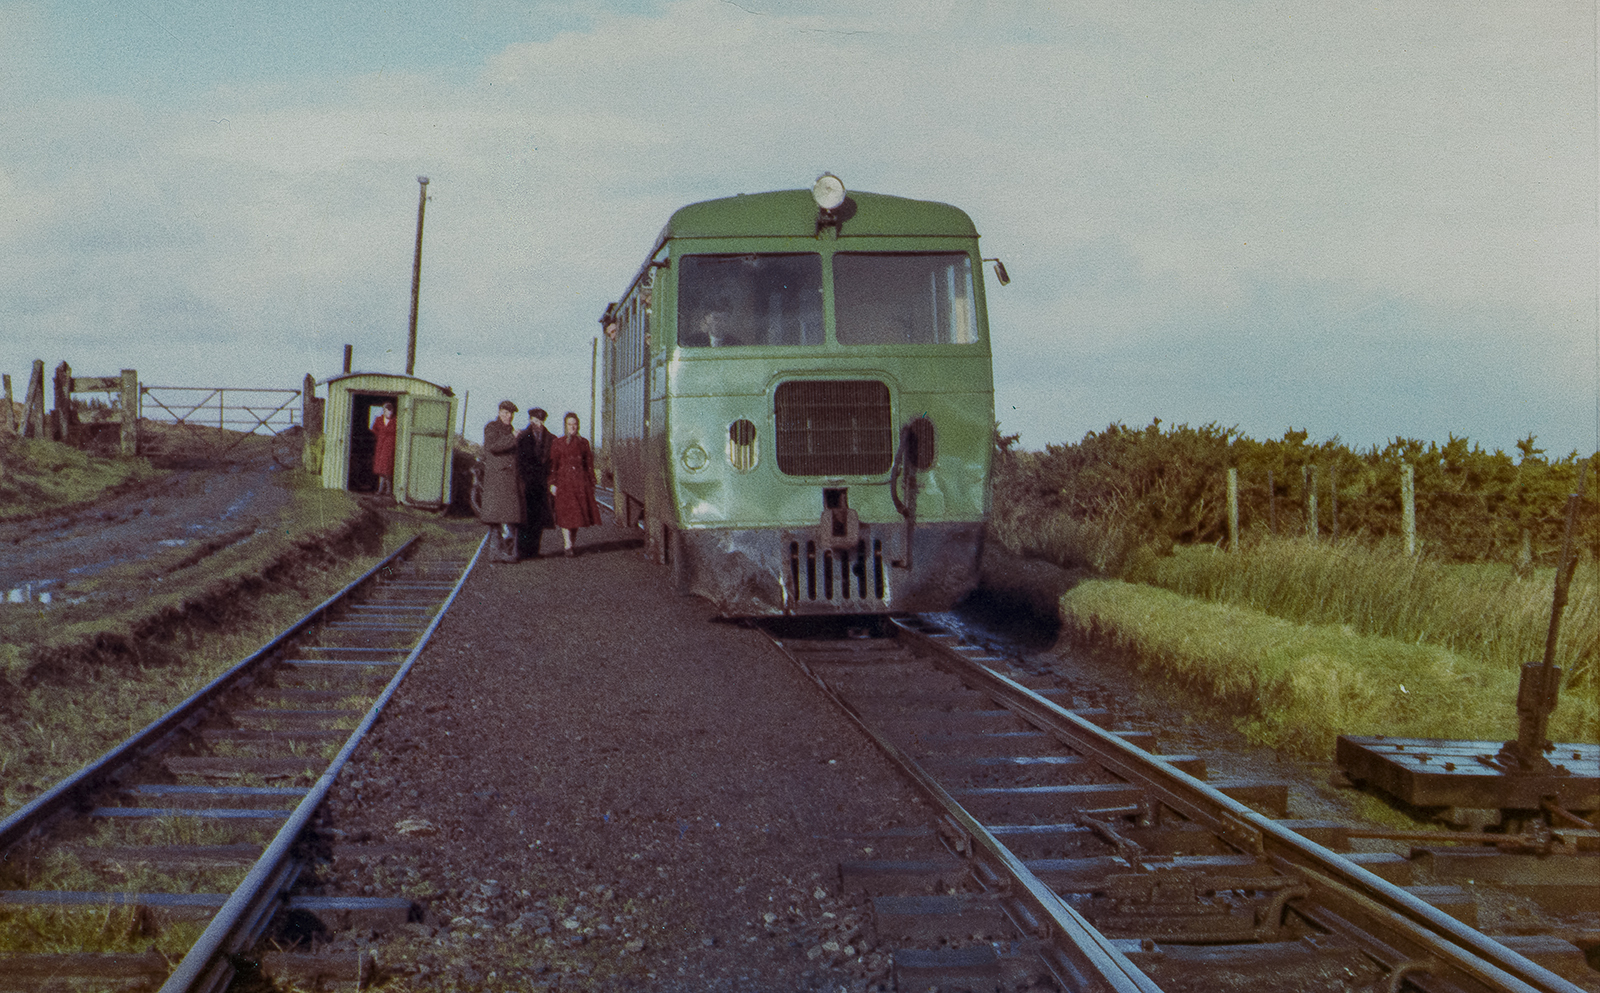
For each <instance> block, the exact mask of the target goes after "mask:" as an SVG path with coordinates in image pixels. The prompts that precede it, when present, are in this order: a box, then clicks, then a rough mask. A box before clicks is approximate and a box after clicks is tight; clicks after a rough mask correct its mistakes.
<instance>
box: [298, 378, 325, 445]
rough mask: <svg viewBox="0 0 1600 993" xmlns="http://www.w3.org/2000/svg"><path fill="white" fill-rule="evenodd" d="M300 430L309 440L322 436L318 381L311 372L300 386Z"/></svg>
mask: <svg viewBox="0 0 1600 993" xmlns="http://www.w3.org/2000/svg"><path fill="white" fill-rule="evenodd" d="M300 429H301V430H302V431H304V432H305V435H306V437H307V438H315V437H317V436H318V435H320V434H322V413H321V411H319V410H317V381H316V379H314V378H313V377H312V375H311V373H309V372H308V373H306V378H305V380H304V381H302V382H301V384H300Z"/></svg>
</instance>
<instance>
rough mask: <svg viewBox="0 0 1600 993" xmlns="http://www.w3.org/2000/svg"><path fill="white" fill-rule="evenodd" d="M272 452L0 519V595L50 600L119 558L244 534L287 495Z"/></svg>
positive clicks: (125, 560) (217, 543) (214, 543)
mask: <svg viewBox="0 0 1600 993" xmlns="http://www.w3.org/2000/svg"><path fill="white" fill-rule="evenodd" d="M283 471H284V470H283V469H282V468H281V467H279V466H278V465H277V464H276V463H274V462H273V461H272V459H271V458H270V456H259V457H253V458H239V459H237V460H232V461H229V462H226V463H220V464H218V465H215V466H207V467H203V468H196V467H193V466H189V467H175V468H172V469H170V470H169V473H168V474H167V475H164V476H163V477H161V478H159V479H155V480H151V481H149V482H146V483H142V484H138V485H135V486H134V487H132V488H130V489H129V490H127V491H126V492H123V493H120V494H117V495H115V496H112V497H109V498H107V499H105V500H101V501H99V502H97V503H94V504H91V505H88V506H85V507H79V508H75V509H73V510H69V511H66V512H63V513H57V514H49V515H45V516H40V517H34V518H29V519H25V520H20V521H10V522H3V523H0V600H5V601H7V602H10V603H25V602H39V603H43V604H46V605H48V604H50V603H52V602H56V601H61V600H66V601H71V600H73V599H74V598H77V597H81V596H83V595H84V587H85V586H86V584H88V583H89V582H90V581H92V580H94V579H95V578H96V577H98V576H100V575H101V574H102V573H104V572H106V571H108V570H110V569H113V568H114V567H118V566H126V565H128V564H132V563H139V562H143V561H145V560H148V559H152V558H155V557H157V556H165V555H169V554H171V553H172V552H173V551H174V550H176V549H199V548H203V547H209V548H210V549H212V550H215V549H217V548H219V547H223V546H225V545H231V544H235V543H237V542H240V541H244V540H247V539H248V538H249V537H250V536H251V535H253V534H255V533H256V532H257V531H258V530H260V529H261V528H263V527H266V526H268V525H269V524H271V523H272V522H274V521H275V520H276V519H277V516H278V514H279V513H280V512H281V510H282V509H283V506H284V505H285V504H286V503H287V502H288V500H289V493H288V491H287V490H286V489H284V487H282V486H279V485H276V484H275V483H274V482H273V478H272V477H273V476H274V475H276V474H278V473H281V472H283Z"/></svg>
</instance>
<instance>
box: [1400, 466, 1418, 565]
mask: <svg viewBox="0 0 1600 993" xmlns="http://www.w3.org/2000/svg"><path fill="white" fill-rule="evenodd" d="M1400 530H1401V532H1402V533H1403V534H1404V535H1405V536H1406V554H1407V555H1415V554H1417V470H1416V467H1415V466H1413V465H1412V464H1411V463H1409V462H1407V463H1404V464H1403V465H1401V466H1400Z"/></svg>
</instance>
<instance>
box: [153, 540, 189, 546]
mask: <svg viewBox="0 0 1600 993" xmlns="http://www.w3.org/2000/svg"><path fill="white" fill-rule="evenodd" d="M188 543H189V539H188V538H162V539H161V540H160V541H158V542H156V544H158V545H166V546H167V547H168V548H176V547H178V546H179V545H187V544H188Z"/></svg>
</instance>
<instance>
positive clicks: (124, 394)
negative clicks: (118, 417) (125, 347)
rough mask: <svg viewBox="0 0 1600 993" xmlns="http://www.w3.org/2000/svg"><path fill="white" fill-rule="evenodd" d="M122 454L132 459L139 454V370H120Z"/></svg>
mask: <svg viewBox="0 0 1600 993" xmlns="http://www.w3.org/2000/svg"><path fill="white" fill-rule="evenodd" d="M121 387H122V390H121V394H120V396H119V398H118V403H119V404H121V406H122V439H121V440H122V448H121V451H122V454H123V455H126V456H128V457H129V458H132V457H133V456H135V455H138V454H139V370H137V369H124V370H122V383H121Z"/></svg>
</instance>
